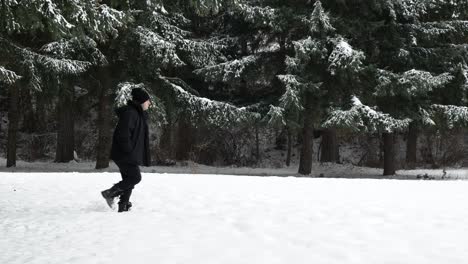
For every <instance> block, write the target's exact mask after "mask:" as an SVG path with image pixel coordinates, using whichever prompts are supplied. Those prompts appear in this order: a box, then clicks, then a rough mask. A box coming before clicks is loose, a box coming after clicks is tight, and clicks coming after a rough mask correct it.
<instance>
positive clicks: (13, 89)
mask: <svg viewBox="0 0 468 264" xmlns="http://www.w3.org/2000/svg"><path fill="white" fill-rule="evenodd" d="M20 87H21V85H19V82H17V83H16V84H13V85H10V89H9V92H10V96H9V103H10V104H9V108H8V121H9V123H8V143H7V164H6V166H7V167H8V168H9V167H16V143H17V133H18V123H19V120H18V119H19V113H18V110H19V109H18V102H19V89H20Z"/></svg>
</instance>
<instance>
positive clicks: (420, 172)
mask: <svg viewBox="0 0 468 264" xmlns="http://www.w3.org/2000/svg"><path fill="white" fill-rule="evenodd" d="M274 164H277V163H274ZM5 166H6V160H5V159H4V158H0V172H82V173H90V172H91V173H97V172H118V168H117V166H116V165H115V164H114V163H113V162H111V163H110V166H109V168H106V169H100V170H96V169H95V168H94V167H95V162H91V161H83V162H76V161H71V162H68V163H54V162H52V161H47V162H26V161H18V162H17V165H16V167H13V168H6V167H5ZM274 166H277V165H274ZM140 169H141V171H142V172H151V173H171V174H217V175H242V176H282V177H288V176H298V177H304V176H303V175H299V174H298V173H297V171H298V165H297V164H293V165H291V166H290V167H286V166H282V167H279V168H265V167H257V168H254V167H236V166H227V167H214V166H206V165H202V164H197V163H194V162H191V161H187V162H181V163H178V164H176V165H174V166H151V167H140ZM382 174H383V169H379V168H369V167H359V166H354V165H352V164H335V163H314V164H313V165H312V173H311V174H310V175H308V176H306V177H323V178H367V179H421V180H432V179H435V180H460V179H468V168H445V169H444V168H440V169H426V168H418V169H413V170H404V169H402V170H397V172H396V175H392V176H385V177H384V176H382Z"/></svg>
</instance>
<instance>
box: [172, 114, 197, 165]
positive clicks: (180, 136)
mask: <svg viewBox="0 0 468 264" xmlns="http://www.w3.org/2000/svg"><path fill="white" fill-rule="evenodd" d="M192 130H193V129H192V124H190V121H189V120H188V119H187V117H185V116H183V117H182V119H181V120H179V124H178V133H177V152H176V159H177V160H188V159H190V155H189V154H190V151H191V149H192V142H193V140H192Z"/></svg>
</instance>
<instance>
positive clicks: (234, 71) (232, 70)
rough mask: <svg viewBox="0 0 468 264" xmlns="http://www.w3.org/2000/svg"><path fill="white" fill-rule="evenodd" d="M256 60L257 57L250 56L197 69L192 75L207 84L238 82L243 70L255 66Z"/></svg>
mask: <svg viewBox="0 0 468 264" xmlns="http://www.w3.org/2000/svg"><path fill="white" fill-rule="evenodd" d="M258 58H259V57H258V56H257V55H250V56H246V57H243V58H241V59H239V60H237V59H236V60H233V61H228V62H224V63H221V64H218V65H214V66H208V67H205V68H201V69H197V70H195V71H194V73H195V74H196V75H198V76H202V77H203V78H204V79H205V81H207V82H231V81H235V80H238V79H239V78H240V77H241V75H242V74H243V73H244V70H245V69H246V68H247V67H249V66H251V65H253V64H255V63H256V62H257V60H258Z"/></svg>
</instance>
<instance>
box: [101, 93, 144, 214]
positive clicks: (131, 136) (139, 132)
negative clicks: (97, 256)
mask: <svg viewBox="0 0 468 264" xmlns="http://www.w3.org/2000/svg"><path fill="white" fill-rule="evenodd" d="M149 99H150V98H149V95H148V93H147V92H146V91H145V90H143V89H141V88H134V89H133V90H132V100H130V101H128V102H127V105H126V106H124V107H121V108H119V109H117V110H116V113H117V116H118V117H119V121H118V123H117V126H116V127H115V130H114V135H113V138H112V149H111V159H112V160H113V161H114V162H115V164H117V166H118V167H119V170H120V174H121V175H122V180H121V181H120V182H118V183H117V184H115V185H114V186H112V188H110V189H108V190H104V191H102V192H101V194H102V196H103V197H104V199H106V202H107V204H108V205H109V207H111V208H114V199H115V198H116V197H117V196H120V201H119V209H118V211H119V212H124V211H128V210H129V209H130V207H131V206H132V203H131V202H130V196H131V194H132V190H133V188H134V187H135V185H136V184H138V183H139V182H140V181H141V173H140V168H139V165H143V166H150V148H149V130H148V112H147V110H148V107H149V105H150V100H149Z"/></svg>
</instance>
